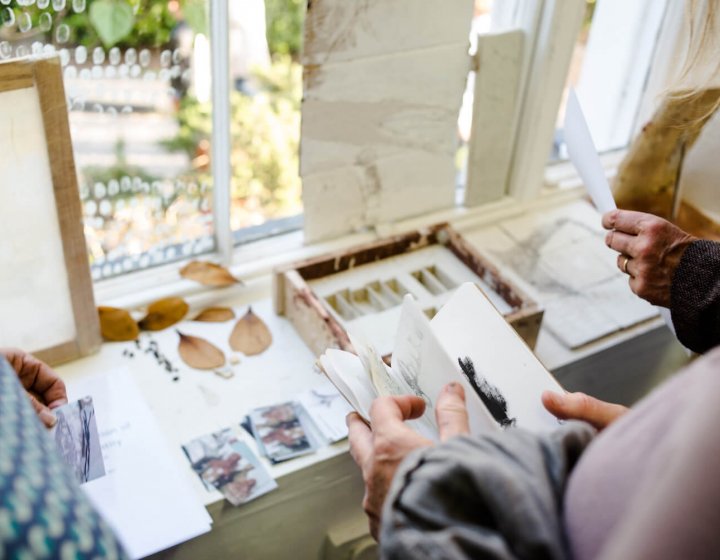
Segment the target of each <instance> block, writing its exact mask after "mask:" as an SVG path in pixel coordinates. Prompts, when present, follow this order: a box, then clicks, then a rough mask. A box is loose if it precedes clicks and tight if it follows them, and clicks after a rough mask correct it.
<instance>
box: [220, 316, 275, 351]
mask: <svg viewBox="0 0 720 560" xmlns="http://www.w3.org/2000/svg"><path fill="white" fill-rule="evenodd" d="M270 344H272V334H271V333H270V329H268V327H267V325H266V324H265V323H264V322H263V320H262V319H261V318H260V317H258V316H257V315H255V313H253V310H252V308H251V307H248V311H247V313H246V314H245V316H244V317H242V318H241V319H240V320H239V321H238V322H237V323H236V324H235V328H234V329H233V331H232V333H230V347H231V348H232V349H233V350H235V351H236V352H242V353H243V354H245V355H246V356H254V355H255V354H260V353H261V352H264V351H265V350H266V349H267V348H268V346H270Z"/></svg>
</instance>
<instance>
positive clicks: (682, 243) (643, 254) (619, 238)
mask: <svg viewBox="0 0 720 560" xmlns="http://www.w3.org/2000/svg"><path fill="white" fill-rule="evenodd" d="M602 225H603V227H604V228H605V229H609V230H610V231H609V232H608V234H607V236H606V237H605V242H606V243H607V246H608V247H610V248H611V249H614V250H615V251H617V252H619V253H620V255H618V259H617V265H618V268H619V269H620V270H622V271H623V272H624V273H626V274H628V275H629V276H630V289H631V290H632V291H633V292H635V293H636V294H637V295H638V296H640V297H641V298H643V299H645V300H647V301H649V302H650V303H652V304H654V305H661V306H663V307H669V306H670V284H671V282H672V278H673V274H674V273H675V269H676V268H677V267H678V264H680V258H681V257H682V255H683V253H684V252H685V249H687V247H688V245H690V243H692V242H693V241H695V240H696V239H697V238H696V237H693V236H692V235H690V234H688V233H686V232H684V231H683V230H681V229H680V228H678V227H676V226H674V225H673V224H671V223H670V222H668V221H667V220H663V219H662V218H658V217H657V216H653V215H652V214H645V213H644V212H633V211H630V210H612V211H611V212H608V213H607V214H604V215H603V217H602Z"/></svg>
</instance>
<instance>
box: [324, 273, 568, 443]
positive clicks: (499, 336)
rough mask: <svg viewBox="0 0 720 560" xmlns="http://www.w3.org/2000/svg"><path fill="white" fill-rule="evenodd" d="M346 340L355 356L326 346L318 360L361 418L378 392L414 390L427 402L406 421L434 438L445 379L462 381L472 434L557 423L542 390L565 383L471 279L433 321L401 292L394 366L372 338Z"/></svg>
mask: <svg viewBox="0 0 720 560" xmlns="http://www.w3.org/2000/svg"><path fill="white" fill-rule="evenodd" d="M351 340H352V343H353V346H354V347H355V349H356V351H357V353H358V355H357V356H356V355H355V354H352V353H350V352H346V351H343V350H337V349H332V348H331V349H328V350H327V351H326V352H325V353H324V354H323V355H322V356H321V357H320V364H321V366H322V368H323V370H324V371H325V373H326V375H327V376H328V377H329V378H330V380H331V381H332V382H333V383H334V384H335V386H336V387H337V388H338V390H339V391H340V392H341V393H342V394H343V396H344V397H345V398H346V399H347V400H348V402H349V403H350V404H351V405H352V406H353V407H354V408H355V409H356V410H357V411H358V413H360V415H361V416H363V418H365V419H366V420H367V419H369V416H370V414H369V412H370V405H371V403H372V401H373V399H374V398H375V397H378V396H383V395H407V394H415V395H418V396H419V397H422V398H423V399H424V400H425V402H426V403H427V408H426V411H425V414H424V415H423V416H422V417H421V418H419V419H417V420H413V421H411V422H410V424H411V425H412V427H413V428H414V429H415V430H416V431H418V432H419V433H421V434H422V435H424V436H426V437H428V438H430V439H434V440H437V438H438V428H437V423H436V421H435V410H434V409H435V401H436V400H437V398H438V395H439V394H440V391H441V390H442V388H443V387H444V386H445V384H447V383H450V382H451V381H456V382H458V383H461V384H462V385H463V387H464V388H465V395H466V401H467V409H468V415H469V420H470V430H471V432H472V433H474V434H479V433H482V432H487V431H488V430H493V429H500V428H502V427H506V426H519V427H522V428H525V429H528V430H531V431H535V432H538V431H546V430H552V429H553V428H556V427H557V425H558V421H557V420H556V419H555V417H554V416H552V415H551V414H550V413H549V412H547V411H546V410H545V408H544V407H543V405H542V402H541V400H540V395H541V393H542V391H543V390H545V389H550V390H554V391H562V388H561V387H560V385H559V384H558V382H557V381H556V380H555V378H554V377H553V376H552V375H551V374H550V373H549V372H548V371H547V370H546V369H545V367H544V366H543V365H542V364H541V363H540V361H539V360H538V359H537V358H536V357H535V355H534V354H533V353H532V351H531V350H530V349H529V348H528V347H527V345H526V344H525V342H524V341H523V340H522V339H521V338H520V336H518V334H517V333H516V332H515V331H514V329H513V328H512V327H511V326H510V325H509V324H508V323H507V322H506V321H505V319H504V318H503V316H502V315H501V314H500V313H499V312H498V311H497V310H496V309H495V307H494V306H493V305H492V303H490V301H489V300H488V299H487V297H486V296H485V295H484V294H483V293H482V292H481V291H480V290H479V289H478V288H477V287H476V286H475V285H474V284H472V283H467V284H463V285H462V286H460V287H459V288H458V289H457V290H456V292H455V293H454V294H453V295H452V297H451V298H450V299H449V300H448V302H447V303H446V304H445V305H444V306H443V307H442V308H441V309H440V311H439V312H438V313H437V315H435V317H434V318H433V319H432V321H430V320H429V319H428V318H427V316H426V315H425V313H424V312H423V310H422V309H420V307H419V306H418V305H417V303H416V302H415V300H414V299H413V298H412V296H405V299H404V301H403V307H402V313H401V317H400V325H399V327H398V330H397V334H396V340H395V346H394V351H393V355H392V367H389V366H387V365H386V364H385V363H384V362H383V361H382V359H381V357H380V356H379V355H378V354H377V352H375V351H374V350H373V348H371V347H370V346H368V345H366V344H363V343H362V341H359V340H357V339H355V338H353V337H352V335H351Z"/></svg>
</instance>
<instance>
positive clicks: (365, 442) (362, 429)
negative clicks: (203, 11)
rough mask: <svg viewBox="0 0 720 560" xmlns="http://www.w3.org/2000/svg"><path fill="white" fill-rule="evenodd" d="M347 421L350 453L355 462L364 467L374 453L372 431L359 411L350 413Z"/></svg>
mask: <svg viewBox="0 0 720 560" xmlns="http://www.w3.org/2000/svg"><path fill="white" fill-rule="evenodd" d="M345 422H346V423H347V427H348V440H349V441H350V455H351V456H352V458H353V460H354V461H355V463H357V465H358V466H359V467H360V468H362V466H363V465H365V464H366V463H367V461H368V459H369V457H370V455H371V453H372V431H371V430H370V428H369V427H368V425H367V424H366V423H365V420H363V419H362V417H361V416H360V415H359V414H358V413H357V412H351V413H350V414H348V415H347V416H346V418H345Z"/></svg>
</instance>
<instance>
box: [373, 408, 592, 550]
mask: <svg viewBox="0 0 720 560" xmlns="http://www.w3.org/2000/svg"><path fill="white" fill-rule="evenodd" d="M594 433H595V432H594V430H593V429H592V428H590V427H589V426H588V425H586V424H583V423H579V422H568V423H567V424H565V425H564V426H562V427H561V428H559V429H558V430H557V431H555V432H553V433H552V434H548V435H543V436H539V435H535V434H531V433H529V432H526V431H524V430H521V429H508V430H506V431H504V432H502V433H497V434H492V435H487V436H483V437H469V436H466V437H459V438H454V439H452V440H450V441H448V442H446V443H444V444H441V445H438V446H436V447H432V448H428V449H423V450H419V451H417V452H415V453H413V454H411V455H410V456H408V457H407V458H406V459H405V461H403V463H402V464H401V466H400V468H399V469H398V472H397V473H396V475H395V478H394V480H393V485H392V487H391V490H390V492H389V494H388V497H387V499H386V501H385V509H384V511H383V520H382V527H381V534H380V550H381V556H382V558H388V559H390V558H392V559H402V558H413V559H417V560H424V559H428V560H430V559H433V560H437V559H443V558H452V559H461V558H490V559H510V558H533V559H544V558H548V559H549V558H553V559H555V558H558V559H560V558H566V557H567V556H568V555H567V545H566V540H565V537H564V532H563V527H562V521H561V520H562V516H561V504H562V494H563V492H564V488H565V483H566V480H567V476H568V474H569V472H570V470H571V469H572V467H573V466H574V464H575V462H576V461H577V459H578V457H579V456H580V454H581V453H582V451H583V450H584V448H585V446H586V445H587V444H588V443H589V441H590V440H591V439H592V437H593V435H594Z"/></svg>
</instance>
